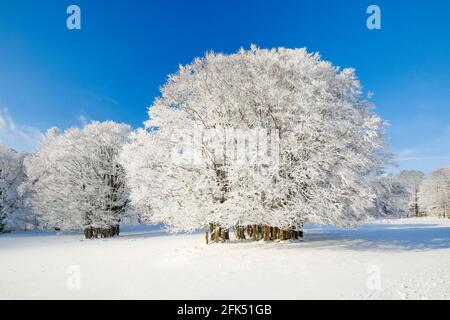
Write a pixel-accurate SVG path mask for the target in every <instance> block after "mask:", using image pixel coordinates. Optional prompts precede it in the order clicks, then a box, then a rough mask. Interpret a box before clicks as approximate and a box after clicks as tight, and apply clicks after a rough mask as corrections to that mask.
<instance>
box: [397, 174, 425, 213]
mask: <svg viewBox="0 0 450 320" xmlns="http://www.w3.org/2000/svg"><path fill="white" fill-rule="evenodd" d="M424 178H425V174H424V173H423V172H421V171H418V170H402V171H401V172H400V174H399V179H400V180H401V181H402V182H403V183H404V184H405V185H406V187H407V189H408V192H409V194H410V196H409V213H410V216H416V217H418V216H420V215H421V212H422V210H421V208H420V206H419V189H420V185H421V184H422V181H423V179H424Z"/></svg>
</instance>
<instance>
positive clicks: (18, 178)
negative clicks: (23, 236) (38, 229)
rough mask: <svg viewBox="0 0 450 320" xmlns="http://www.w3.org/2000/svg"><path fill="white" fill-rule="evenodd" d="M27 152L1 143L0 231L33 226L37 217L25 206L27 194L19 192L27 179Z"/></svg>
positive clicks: (24, 228)
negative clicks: (25, 169)
mask: <svg viewBox="0 0 450 320" xmlns="http://www.w3.org/2000/svg"><path fill="white" fill-rule="evenodd" d="M24 157H25V154H24V153H21V152H17V151H15V150H12V149H8V148H6V147H5V146H4V145H2V144H1V143H0V232H5V231H19V230H27V229H30V228H33V226H34V223H35V219H34V215H33V214H32V212H31V210H29V209H28V208H27V207H26V206H25V202H24V200H25V196H26V194H21V193H20V192H19V189H18V188H19V186H20V185H21V184H22V183H23V182H24V181H25V179H26V175H25V172H24V168H23V160H24Z"/></svg>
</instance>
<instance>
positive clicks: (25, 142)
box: [0, 109, 44, 151]
mask: <svg viewBox="0 0 450 320" xmlns="http://www.w3.org/2000/svg"><path fill="white" fill-rule="evenodd" d="M43 137H44V135H43V134H42V132H41V131H40V130H39V129H37V128H34V127H31V126H24V125H18V124H16V122H15V121H14V119H13V118H12V116H11V115H10V113H9V111H8V109H0V142H1V143H3V144H5V145H7V146H8V147H10V148H14V149H16V150H20V151H33V150H35V148H36V147H37V146H38V144H39V142H40V141H41V140H42V138H43Z"/></svg>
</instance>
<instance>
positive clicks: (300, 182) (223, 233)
mask: <svg viewBox="0 0 450 320" xmlns="http://www.w3.org/2000/svg"><path fill="white" fill-rule="evenodd" d="M149 117H150V119H149V120H148V121H147V122H146V123H145V126H146V128H145V129H141V130H138V131H137V132H135V133H133V134H132V136H131V139H130V143H129V144H127V145H126V146H125V147H124V149H123V153H122V154H121V159H122V164H123V166H124V167H125V169H126V172H127V178H128V183H129V186H130V188H131V201H132V204H133V205H134V207H135V208H136V209H137V210H139V211H140V212H145V215H146V217H147V218H148V219H150V220H151V221H154V222H164V223H165V224H166V225H167V226H168V228H169V229H170V230H173V231H179V230H193V229H197V228H200V227H203V228H205V231H206V237H208V231H210V232H211V236H212V240H215V241H217V240H218V239H227V238H228V229H229V228H230V227H234V228H235V233H236V235H237V237H238V238H243V237H245V236H246V235H247V236H251V237H253V238H254V239H260V238H264V239H266V240H267V239H274V238H278V239H288V238H292V237H293V238H297V237H299V236H301V233H302V232H301V230H302V226H303V224H304V223H305V222H312V223H332V224H335V225H339V226H346V225H350V224H352V223H354V222H355V221H358V220H360V219H362V218H364V217H365V216H366V214H367V212H368V208H369V207H370V206H371V205H372V201H373V196H374V193H373V190H372V189H371V186H370V183H369V182H368V180H369V176H370V175H371V173H372V172H373V171H374V170H375V169H376V168H377V167H378V166H379V165H380V164H381V163H382V162H383V159H384V153H383V151H382V148H383V127H384V122H383V121H382V120H381V119H380V118H379V117H378V116H377V115H375V114H374V113H373V112H372V105H371V104H370V103H368V102H367V101H365V100H364V98H363V96H362V95H361V87H360V84H359V81H358V79H357V78H356V75H355V73H354V71H353V70H352V69H344V70H340V69H339V68H338V67H334V66H333V65H332V64H331V63H329V62H326V61H322V60H321V59H320V56H319V54H310V53H308V52H307V51H306V50H305V49H285V48H278V49H270V50H266V49H259V48H256V47H255V46H252V48H251V49H250V50H248V51H246V50H243V49H241V50H240V51H239V52H237V53H235V54H230V55H225V54H217V53H208V54H206V56H205V57H203V58H197V59H195V61H194V62H192V63H191V64H189V65H186V66H180V68H179V70H178V72H177V73H176V74H173V75H171V76H169V78H168V81H167V83H166V84H165V85H164V86H163V87H162V96H161V97H160V98H158V99H156V101H155V103H154V104H153V105H152V106H151V107H150V108H149ZM208 229H209V230H208Z"/></svg>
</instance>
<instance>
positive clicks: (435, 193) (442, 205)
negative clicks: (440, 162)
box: [419, 168, 450, 218]
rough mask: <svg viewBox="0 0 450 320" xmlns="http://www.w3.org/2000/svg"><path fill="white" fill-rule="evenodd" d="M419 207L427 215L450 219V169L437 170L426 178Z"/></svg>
mask: <svg viewBox="0 0 450 320" xmlns="http://www.w3.org/2000/svg"><path fill="white" fill-rule="evenodd" d="M419 205H420V206H421V208H423V210H424V211H425V213H426V214H427V215H432V216H438V217H444V218H445V217H447V218H450V168H442V169H438V170H435V171H433V172H431V173H430V174H429V175H428V176H427V177H426V178H425V180H424V181H423V183H422V185H421V186H420V190H419Z"/></svg>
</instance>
